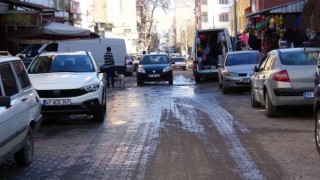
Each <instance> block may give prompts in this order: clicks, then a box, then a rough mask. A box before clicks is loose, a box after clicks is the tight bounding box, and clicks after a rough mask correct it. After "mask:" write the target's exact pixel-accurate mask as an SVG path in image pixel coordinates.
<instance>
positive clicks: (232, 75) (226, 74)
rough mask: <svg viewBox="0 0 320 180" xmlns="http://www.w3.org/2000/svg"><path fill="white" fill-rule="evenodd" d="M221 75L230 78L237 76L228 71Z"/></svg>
mask: <svg viewBox="0 0 320 180" xmlns="http://www.w3.org/2000/svg"><path fill="white" fill-rule="evenodd" d="M223 74H224V75H225V76H231V77H234V76H238V74H237V73H234V72H228V71H225V72H223Z"/></svg>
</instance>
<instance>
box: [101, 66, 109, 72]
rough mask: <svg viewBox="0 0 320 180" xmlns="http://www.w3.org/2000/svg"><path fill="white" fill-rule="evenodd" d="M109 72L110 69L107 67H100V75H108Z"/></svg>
mask: <svg viewBox="0 0 320 180" xmlns="http://www.w3.org/2000/svg"><path fill="white" fill-rule="evenodd" d="M107 71H108V67H107V66H106V65H101V66H100V72H99V73H106V72H107Z"/></svg>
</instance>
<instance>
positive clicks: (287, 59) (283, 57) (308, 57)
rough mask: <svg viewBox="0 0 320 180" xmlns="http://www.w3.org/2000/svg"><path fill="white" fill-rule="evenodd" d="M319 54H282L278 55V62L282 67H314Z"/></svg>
mask: <svg viewBox="0 0 320 180" xmlns="http://www.w3.org/2000/svg"><path fill="white" fill-rule="evenodd" d="M318 56H319V52H304V51H301V52H284V53H280V61H281V64H283V65H289V66H290V65H294V66H304V65H316V64H317V59H318Z"/></svg>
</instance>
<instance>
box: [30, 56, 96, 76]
mask: <svg viewBox="0 0 320 180" xmlns="http://www.w3.org/2000/svg"><path fill="white" fill-rule="evenodd" d="M94 71H95V69H94V66H93V63H92V61H91V59H90V57H89V56H87V55H56V56H51V55H50V56H39V57H37V58H36V59H34V61H32V63H31V65H30V68H29V69H28V73H29V74H37V73H53V72H94Z"/></svg>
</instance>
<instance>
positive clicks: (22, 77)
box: [13, 62, 31, 89]
mask: <svg viewBox="0 0 320 180" xmlns="http://www.w3.org/2000/svg"><path fill="white" fill-rule="evenodd" d="M13 67H14V69H15V71H16V73H17V76H18V79H19V82H20V84H21V87H22V89H26V88H28V87H31V84H30V81H29V78H28V75H27V73H26V71H25V70H24V67H23V65H22V63H21V62H13Z"/></svg>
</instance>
